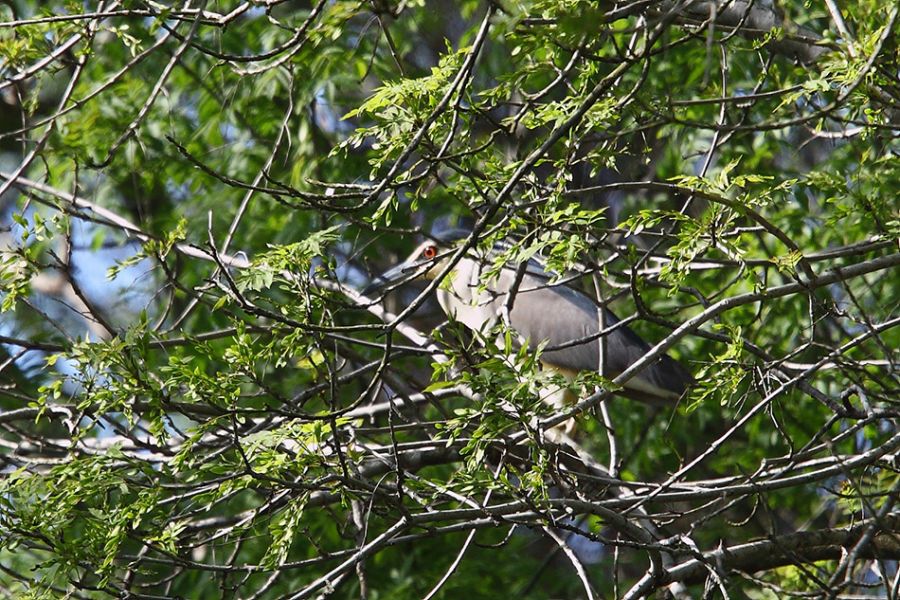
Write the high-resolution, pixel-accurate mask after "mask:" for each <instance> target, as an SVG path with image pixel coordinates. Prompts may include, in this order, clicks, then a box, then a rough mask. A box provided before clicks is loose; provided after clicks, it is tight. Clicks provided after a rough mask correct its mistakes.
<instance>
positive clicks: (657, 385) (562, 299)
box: [499, 268, 692, 400]
mask: <svg viewBox="0 0 900 600" xmlns="http://www.w3.org/2000/svg"><path fill="white" fill-rule="evenodd" d="M504 279H505V280H506V281H504ZM514 280H515V272H514V271H512V270H504V272H503V274H502V275H501V276H500V282H499V285H500V286H501V288H500V289H503V290H504V291H506V290H509V289H510V288H511V287H512V283H513V281H514ZM603 314H604V319H603V320H604V323H603V325H604V329H609V328H611V327H612V326H614V325H615V324H616V323H618V322H619V319H618V318H617V317H616V316H615V314H613V313H612V311H610V310H607V309H604V313H603ZM510 324H511V325H512V327H513V329H515V330H516V332H517V333H519V334H520V335H521V336H522V337H524V338H526V339H527V340H528V342H529V344H530V345H531V346H532V347H537V346H538V345H539V344H541V343H542V342H545V341H546V342H547V346H546V350H545V351H544V353H543V355H542V357H541V359H542V361H543V362H545V363H546V364H548V365H551V366H553V367H557V368H561V369H565V370H567V371H595V372H596V371H598V368H599V363H600V344H599V341H598V339H597V332H598V331H600V318H599V314H598V306H597V304H596V303H595V302H594V301H593V300H592V299H591V298H589V297H588V296H587V295H585V294H583V293H581V292H579V291H577V290H575V289H572V288H569V287H566V286H563V285H555V286H553V285H549V284H548V280H547V278H546V277H542V276H541V275H540V274H538V273H535V272H533V271H532V269H530V268H529V269H528V271H526V274H525V275H524V277H523V278H522V281H521V283H520V285H519V288H518V292H517V294H516V297H515V301H514V303H513V306H512V310H511V311H510ZM604 340H605V346H604V373H605V374H606V375H607V376H608V377H610V378H612V377H615V376H617V375H618V374H620V373H621V372H622V371H624V370H625V369H627V368H628V367H629V366H631V365H632V364H634V363H635V362H636V361H638V360H639V359H641V358H642V357H643V356H644V355H645V354H646V353H647V352H648V351H649V350H650V346H649V344H647V343H646V342H645V341H644V340H642V339H641V338H640V337H639V336H638V335H637V334H636V333H634V332H633V331H632V330H631V329H629V328H628V327H625V326H622V327H618V328H616V329H615V330H614V331H612V332H610V333H608V334H606V335H604ZM560 346H561V347H560ZM691 381H692V378H691V376H690V374H688V373H687V371H686V370H685V369H684V368H683V367H682V366H681V365H680V364H679V363H678V362H676V361H675V360H673V359H672V358H671V357H669V356H666V355H664V356H662V357H660V359H658V360H657V361H656V362H654V363H653V364H651V365H649V366H648V367H646V368H645V369H643V370H642V371H641V372H640V373H639V374H638V375H636V376H635V377H634V378H633V379H632V380H631V381H630V382H629V383H630V385H629V383H626V386H625V387H626V388H630V391H632V392H634V393H633V394H632V395H635V396H638V395H642V394H646V395H648V396H650V397H651V398H649V399H655V400H660V399H661V400H666V399H677V398H678V397H680V396H681V394H682V393H683V392H684V390H685V388H686V387H687V386H688V385H689V384H690V383H691ZM641 399H648V398H641Z"/></svg>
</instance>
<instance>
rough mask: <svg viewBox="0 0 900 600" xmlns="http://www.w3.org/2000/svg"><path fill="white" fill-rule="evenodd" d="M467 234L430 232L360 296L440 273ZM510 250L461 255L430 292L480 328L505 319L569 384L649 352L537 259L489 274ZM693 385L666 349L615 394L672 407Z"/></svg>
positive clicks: (618, 368) (615, 371) (451, 313)
mask: <svg viewBox="0 0 900 600" xmlns="http://www.w3.org/2000/svg"><path fill="white" fill-rule="evenodd" d="M470 236H471V231H469V230H466V229H458V228H453V229H447V230H445V231H443V232H440V233H438V234H436V235H433V236H431V237H430V239H427V240H426V241H424V242H422V243H421V244H419V246H417V247H416V249H415V250H413V252H412V253H411V254H410V255H409V256H408V257H407V258H406V260H404V261H402V262H401V263H399V264H397V265H395V266H393V267H391V268H389V269H387V270H386V271H385V272H383V273H382V274H380V275H378V276H377V277H375V278H374V279H373V280H372V282H371V283H370V284H369V285H368V286H367V287H366V288H365V289H364V290H363V295H364V296H367V297H369V296H371V295H372V294H373V293H376V292H380V291H383V290H385V289H386V288H390V287H391V286H396V285H401V284H402V283H405V282H409V281H412V280H414V279H430V280H433V279H435V278H437V277H439V276H440V275H441V273H442V272H443V271H444V269H445V268H446V266H447V265H448V264H450V262H451V258H452V256H453V255H454V253H455V251H456V250H457V249H458V247H459V245H460V244H462V243H464V242H465V241H466V240H468V239H469V238H470ZM508 248H509V245H508V243H506V242H500V243H497V244H495V245H494V246H493V247H492V248H490V249H489V250H487V251H485V250H483V249H479V248H477V247H475V248H470V249H468V250H467V251H466V253H465V254H463V255H462V256H461V257H460V258H459V260H458V262H457V263H456V264H455V265H454V266H453V268H452V269H451V270H450V271H449V272H448V273H447V274H446V276H445V277H446V278H447V279H448V280H447V281H445V282H442V284H440V285H438V286H437V288H436V290H435V291H436V294H437V300H438V303H439V304H440V306H441V308H442V310H443V311H444V313H446V315H447V316H448V317H450V318H452V319H454V320H456V321H458V322H459V323H462V324H463V325H464V326H466V327H467V328H469V329H471V330H473V331H475V332H480V333H486V332H487V331H489V330H490V329H491V328H492V327H494V326H495V325H496V324H497V323H498V322H501V320H506V321H507V324H508V325H509V326H510V327H511V328H512V329H513V330H514V332H515V333H516V334H517V336H518V337H519V338H520V339H521V340H523V342H524V343H525V344H527V345H528V347H529V349H531V350H533V351H537V350H538V348H543V351H542V353H541V355H540V357H539V360H540V363H541V365H542V368H544V369H547V370H549V371H553V372H556V373H558V374H560V375H562V376H563V377H564V378H565V380H566V381H568V382H571V381H573V380H574V379H575V377H576V376H577V375H578V374H579V373H581V372H593V373H598V372H600V373H601V374H602V375H603V376H604V377H606V378H609V379H612V378H614V377H616V376H617V375H619V374H620V373H622V372H623V371H625V369H627V368H628V367H630V366H631V365H632V364H634V363H635V362H637V361H638V360H640V359H641V358H642V357H643V356H644V355H645V354H647V352H649V351H650V345H649V344H648V343H647V342H645V341H644V340H643V339H642V338H641V337H640V336H638V335H637V334H636V333H635V332H634V331H632V330H631V329H630V328H628V327H627V326H626V325H619V326H618V327H617V326H616V325H617V324H619V323H620V322H621V320H620V319H619V318H618V317H617V316H616V315H615V314H614V313H613V312H612V311H611V310H609V309H608V308H606V307H601V306H600V305H599V303H598V302H597V301H596V300H594V299H592V298H591V297H590V296H588V295H587V294H585V293H584V292H581V291H580V290H577V289H575V288H573V287H571V286H569V285H566V284H564V283H559V282H557V281H554V278H553V276H552V274H551V273H550V272H548V271H547V270H545V269H544V267H543V266H542V265H541V262H540V261H538V260H535V259H534V258H532V259H529V260H528V261H527V263H526V264H525V267H524V269H522V268H521V265H520V264H512V263H502V262H501V265H502V266H501V268H500V269H499V272H498V273H496V275H495V276H491V275H492V274H493V273H494V272H495V271H497V269H496V261H497V259H498V257H501V256H503V255H504V250H505V249H508ZM520 277H521V278H520ZM517 282H518V285H517ZM514 290H515V291H514ZM510 294H514V296H513V301H512V305H511V306H509V307H507V304H508V300H509V296H510ZM507 309H508V312H507ZM601 311H602V315H603V319H602V321H601V319H600V314H601ZM601 331H605V332H606V333H603V334H602V338H603V348H602V354H603V369H602V372H601V370H600V356H601V346H600V344H601V342H600V337H601V333H600V332H601ZM692 383H693V377H692V376H691V375H690V373H689V372H688V371H687V370H686V369H685V368H684V367H683V366H682V365H681V364H680V363H679V362H678V361H676V360H675V359H673V358H672V357H670V356H669V355H667V354H664V355H661V356H660V357H659V358H658V359H657V360H656V361H655V362H653V363H651V364H649V365H647V366H646V367H645V368H643V369H642V370H641V371H639V372H638V373H637V374H636V375H634V376H633V377H631V378H630V379H629V380H627V381H626V382H624V384H623V387H622V389H621V390H618V391H617V392H616V393H618V394H621V395H623V396H625V397H628V398H631V399H635V400H639V401H642V402H647V403H650V404H655V405H674V404H676V403H677V402H678V400H679V399H680V398H681V397H682V396H683V395H684V394H685V392H686V390H687V389H688V388H689V386H690V385H691V384H692ZM564 395H565V396H567V397H566V398H559V397H557V398H555V399H553V400H549V401H547V402H548V404H552V405H555V406H558V405H560V404H562V403H564V402H565V403H571V402H572V401H573V399H572V398H570V397H568V394H564Z"/></svg>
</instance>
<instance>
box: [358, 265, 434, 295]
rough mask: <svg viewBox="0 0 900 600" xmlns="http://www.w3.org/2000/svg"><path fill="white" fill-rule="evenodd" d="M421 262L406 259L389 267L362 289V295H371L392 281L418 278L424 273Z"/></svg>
mask: <svg viewBox="0 0 900 600" xmlns="http://www.w3.org/2000/svg"><path fill="white" fill-rule="evenodd" d="M422 265H423V263H422V262H420V261H416V260H407V261H404V262H402V263H400V264H399V265H397V266H394V267H391V268H390V269H388V270H387V271H385V272H384V273H382V274H381V275H379V276H377V277H376V278H375V279H373V280H372V282H371V283H370V284H369V285H367V286H366V287H365V289H364V290H363V291H362V295H363V296H371V295H372V294H373V293H374V292H378V291H381V290H383V289H384V288H386V287H387V286H389V285H391V284H394V283H405V282H407V281H412V280H413V279H418V278H419V277H421V276H422V274H423V273H424V270H423V269H422Z"/></svg>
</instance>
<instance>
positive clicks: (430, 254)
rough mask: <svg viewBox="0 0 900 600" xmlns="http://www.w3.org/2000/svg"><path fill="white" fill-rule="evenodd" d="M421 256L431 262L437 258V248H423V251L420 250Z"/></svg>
mask: <svg viewBox="0 0 900 600" xmlns="http://www.w3.org/2000/svg"><path fill="white" fill-rule="evenodd" d="M422 256H423V257H425V258H427V259H428V260H431V259H432V258H434V257H435V256H437V246H425V249H424V250H422Z"/></svg>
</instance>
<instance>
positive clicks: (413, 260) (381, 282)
mask: <svg viewBox="0 0 900 600" xmlns="http://www.w3.org/2000/svg"><path fill="white" fill-rule="evenodd" d="M470 234H471V232H470V231H467V230H465V229H449V230H447V231H444V232H442V233H439V234H437V235H434V236H432V237H430V238H429V239H427V240H425V241H424V242H422V243H421V244H419V245H418V246H417V247H416V249H415V250H413V251H412V253H411V254H410V255H409V256H408V257H407V258H406V260H404V261H403V262H401V263H400V264H397V265H395V266H393V267H391V268H390V269H388V270H387V271H385V272H384V273H382V274H381V275H379V276H377V277H376V278H375V279H373V280H372V282H371V283H370V284H369V285H368V286H367V287H366V289H364V290H363V295H365V296H369V295H371V294H372V293H373V292H377V291H379V290H382V289H384V288H386V287H387V286H389V285H391V284H399V283H405V282H408V281H412V280H414V279H434V278H436V277H437V276H438V275H439V274H440V273H441V271H442V270H443V269H444V267H446V265H447V261H449V260H450V258H451V256H452V255H453V251H454V250H455V249H456V247H457V246H458V245H459V243H460V242H461V241H463V240H465V239H466V238H468V237H469V235H470Z"/></svg>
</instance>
